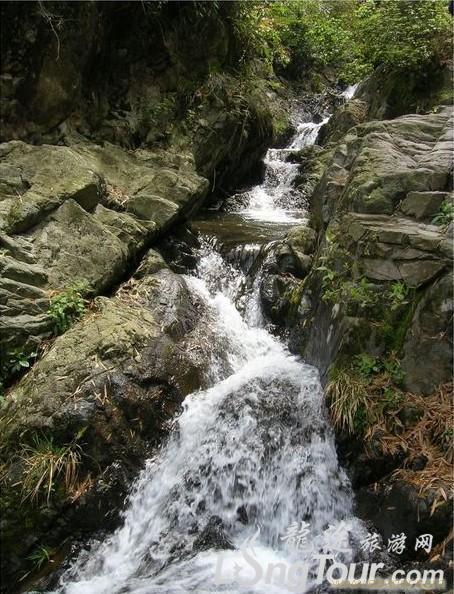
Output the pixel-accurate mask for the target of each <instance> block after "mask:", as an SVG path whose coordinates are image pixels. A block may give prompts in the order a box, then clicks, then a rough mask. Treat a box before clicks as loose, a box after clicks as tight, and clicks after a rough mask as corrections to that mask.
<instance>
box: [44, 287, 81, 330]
mask: <svg viewBox="0 0 454 594" xmlns="http://www.w3.org/2000/svg"><path fill="white" fill-rule="evenodd" d="M87 289H88V284H87V283H86V282H79V283H76V284H74V285H73V286H71V287H69V288H68V289H66V291H64V292H62V293H59V294H58V295H55V296H54V297H52V298H51V300H50V307H49V309H48V311H47V313H48V314H49V316H50V317H51V318H52V320H53V322H54V332H55V334H63V332H66V330H68V328H70V326H71V325H72V324H73V323H74V322H75V321H76V320H78V319H79V318H80V317H81V316H82V315H83V314H84V312H85V306H86V301H85V299H84V298H83V295H84V294H85V293H86V292H87Z"/></svg>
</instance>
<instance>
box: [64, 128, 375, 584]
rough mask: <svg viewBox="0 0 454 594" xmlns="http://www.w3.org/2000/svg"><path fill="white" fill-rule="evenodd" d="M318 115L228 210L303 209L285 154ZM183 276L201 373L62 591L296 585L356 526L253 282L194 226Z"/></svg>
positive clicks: (294, 362) (321, 426)
mask: <svg viewBox="0 0 454 594" xmlns="http://www.w3.org/2000/svg"><path fill="white" fill-rule="evenodd" d="M322 123H323V122H322ZM322 123H321V124H313V123H311V124H307V123H305V124H301V125H300V126H298V128H297V132H296V136H295V138H294V139H293V140H292V141H291V143H290V145H289V147H287V148H286V149H280V150H276V149H272V150H270V151H268V153H267V156H266V161H265V164H266V174H265V179H264V182H263V183H262V184H260V185H258V186H256V187H254V188H252V189H251V190H250V191H249V192H247V193H246V195H245V196H244V195H243V197H242V200H241V201H240V202H241V203H242V206H240V207H235V202H234V203H233V206H232V208H233V209H235V208H236V212H237V214H238V215H240V216H241V217H243V218H244V219H254V220H260V221H265V222H266V221H269V222H276V221H281V222H282V221H285V222H288V223H289V225H290V224H292V225H293V224H295V222H301V221H303V220H305V216H304V215H305V210H304V206H301V205H300V204H298V196H297V194H296V193H295V191H294V189H293V188H292V182H293V181H294V179H295V177H296V175H297V172H298V165H296V164H294V163H291V162H289V161H288V160H287V157H288V155H289V153H290V152H292V151H295V150H299V149H300V148H301V147H303V146H305V145H307V144H309V143H311V142H314V139H315V138H316V135H317V131H318V128H319V127H320V125H322ZM185 281H186V283H187V285H188V287H189V289H190V291H191V292H192V293H193V295H194V296H197V298H198V299H199V300H202V301H203V302H204V304H205V306H206V309H207V311H208V313H209V315H208V319H209V323H210V325H211V326H212V328H211V334H212V335H214V336H215V339H214V340H213V342H212V344H211V345H210V347H209V348H210V355H211V369H210V374H209V377H210V387H208V388H207V389H204V390H199V391H197V392H195V393H193V394H191V395H189V396H188V397H187V398H186V400H185V401H184V405H183V412H182V413H181V414H180V416H179V417H178V419H177V420H176V428H175V430H174V431H173V433H172V434H171V435H170V437H169V439H168V441H167V443H166V444H165V445H164V446H163V447H162V448H161V450H160V451H159V453H158V454H157V455H156V457H155V458H154V459H153V460H149V461H148V462H147V464H146V466H145V468H144V470H143V471H142V472H141V474H140V476H139V477H138V479H137V481H136V482H135V485H134V487H133V490H132V492H131V494H130V496H129V498H128V502H127V506H126V510H125V512H124V517H123V523H122V525H121V527H119V528H118V529H117V530H116V531H115V532H113V533H112V534H111V535H110V536H108V537H107V538H106V539H105V540H104V541H103V542H93V543H91V546H90V548H89V549H88V550H87V551H84V552H83V553H81V554H80V555H79V557H78V559H77V560H76V561H75V562H74V563H73V564H72V566H71V567H70V568H69V569H68V570H67V571H66V572H65V573H64V574H63V576H62V577H61V580H60V585H59V588H58V589H57V592H59V593H64V594H120V593H126V592H127V593H131V594H153V593H158V592H159V593H160V594H166V593H168V594H175V593H183V592H194V593H197V594H201V593H202V592H229V593H238V594H239V593H249V592H250V593H266V594H270V593H277V592H279V593H282V592H289V591H292V592H306V591H308V590H310V588H311V587H312V586H313V585H314V584H315V583H316V577H315V561H314V558H315V557H316V556H317V555H318V554H322V553H330V554H332V555H333V556H334V558H336V559H342V560H344V561H347V560H349V559H351V558H352V557H353V555H354V551H355V547H356V543H357V541H358V538H360V537H362V536H364V528H363V527H362V526H361V523H360V522H359V521H358V520H357V519H356V518H355V517H354V515H353V512H352V493H351V489H350V485H349V482H348V479H347V477H346V475H345V473H344V471H343V470H342V468H340V467H339V464H338V461H337V456H336V450H335V443H334V437H333V433H332V430H331V428H330V425H329V421H328V419H327V415H326V411H325V408H324V404H323V391H322V388H321V385H320V382H319V377H318V372H317V370H316V369H315V368H314V367H311V366H309V365H306V364H305V363H304V362H303V361H301V360H300V359H299V358H298V357H296V356H295V355H292V354H291V353H290V352H289V351H288V350H287V348H286V346H285V345H284V344H283V342H281V341H280V339H278V338H276V337H275V336H273V335H271V334H270V333H269V332H268V330H267V329H266V327H265V326H264V324H263V319H262V316H261V314H260V301H259V295H258V290H257V286H256V285H255V284H254V283H248V282H247V281H248V279H247V272H244V271H243V270H242V269H241V268H240V267H238V266H235V265H234V264H232V263H231V262H228V261H227V260H226V259H225V257H223V255H222V254H221V252H220V251H219V250H218V249H217V248H216V247H215V244H214V243H213V242H210V241H204V240H203V238H202V247H201V249H200V253H199V257H198V266H197V270H196V271H195V273H194V274H193V275H187V276H186V277H185ZM245 287H246V289H245ZM296 526H299V528H300V529H301V528H302V527H304V529H305V531H306V532H307V538H306V541H307V542H305V543H304V547H302V548H301V547H299V546H298V547H295V542H294V541H291V539H290V538H289V534H290V532H289V530H291V529H292V527H293V529H294V528H295V527H296ZM341 533H342V535H343V538H344V540H345V543H346V545H345V547H344V549H343V550H341V551H338V550H336V549H335V547H334V546H333V539H334V535H337V537H339V534H341ZM300 536H301V530H300ZM299 544H302V543H299ZM248 559H249V561H248ZM297 561H298V562H301V561H304V562H306V563H307V567H308V571H307V575H306V576H305V577H304V579H303V577H301V576H300V579H299V582H298V584H296V582H295V584H296V585H295V584H293V585H292V584H290V586H291V587H290V586H289V583H290V582H289V581H288V580H287V581H285V580H283V578H282V575H279V572H276V573H275V574H273V575H272V574H271V573H267V572H268V570H269V568H270V567H275V566H277V565H276V564H280V567H281V568H282V567H283V568H284V573H285V568H286V567H290V566H291V565H292V564H294V563H296V562H297ZM254 564H255V565H254ZM273 564H274V565H273ZM254 568H255V569H254ZM259 574H260V575H259ZM281 578H282V579H281ZM289 588H290V589H289Z"/></svg>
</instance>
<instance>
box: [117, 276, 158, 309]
mask: <svg viewBox="0 0 454 594" xmlns="http://www.w3.org/2000/svg"><path fill="white" fill-rule="evenodd" d="M157 285H158V280H157V279H151V278H148V279H147V282H143V281H141V280H137V279H135V278H130V279H129V280H128V281H127V282H126V283H124V284H123V285H122V286H121V287H120V288H119V289H118V291H117V293H116V295H115V297H118V298H119V299H121V300H122V301H124V302H127V303H130V304H133V305H134V304H140V303H144V302H146V301H147V300H149V299H150V296H151V295H152V293H153V289H154V288H155V287H156V286H157Z"/></svg>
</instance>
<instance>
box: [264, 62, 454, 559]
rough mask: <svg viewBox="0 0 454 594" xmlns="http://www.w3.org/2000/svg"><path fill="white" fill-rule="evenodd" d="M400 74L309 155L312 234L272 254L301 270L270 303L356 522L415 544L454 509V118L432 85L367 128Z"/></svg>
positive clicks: (444, 529) (348, 113) (441, 529)
mask: <svg viewBox="0 0 454 594" xmlns="http://www.w3.org/2000/svg"><path fill="white" fill-rule="evenodd" d="M448 74H449V70H448V71H447V72H446V75H448ZM378 75H379V77H380V78H381V79H382V78H383V73H378ZM396 77H397V75H396V74H391V75H390V80H388V81H387V83H388V84H387V85H384V87H383V90H382V92H381V93H380V92H378V91H377V92H376V93H375V94H373V95H370V94H369V95H368V93H366V92H365V91H364V89H371V88H377V85H376V81H374V80H371V81H368V82H366V83H365V85H363V88H362V89H361V88H360V89H359V93H358V95H356V96H355V97H354V98H353V99H352V100H351V101H350V102H348V103H347V104H346V105H345V106H343V107H341V108H340V109H339V111H338V112H337V113H335V114H334V116H333V118H332V120H331V121H330V123H329V124H328V126H327V128H326V129H325V130H322V133H321V135H320V140H321V141H322V142H324V143H325V144H324V146H323V147H321V146H315V147H311V148H310V149H309V150H305V151H303V152H302V154H301V155H300V159H301V162H302V170H301V181H302V183H303V184H304V187H305V188H312V193H311V198H310V204H311V226H312V229H309V230H308V229H305V228H301V229H295V230H294V231H292V233H291V234H289V236H288V238H287V241H286V242H284V246H280V247H277V248H276V249H280V250H283V249H284V250H287V253H288V255H289V254H290V255H291V256H292V257H293V259H294V260H295V262H296V264H295V265H293V267H292V269H293V270H297V271H298V270H299V271H300V274H299V275H297V276H296V277H295V276H294V277H293V278H290V279H289V276H288V274H287V275H286V276H285V277H282V283H281V284H282V287H283V288H282V289H281V290H279V288H277V289H276V291H275V293H274V295H273V296H272V298H271V306H270V309H271V315H272V316H274V320H275V321H276V322H278V323H282V322H284V325H285V326H286V328H287V330H288V332H289V334H290V342H291V346H292V348H293V349H294V350H295V351H296V352H298V353H300V354H301V355H302V356H303V358H304V359H306V360H307V361H308V362H310V363H313V364H315V365H316V366H317V367H318V368H319V369H320V371H321V374H322V378H323V379H324V382H325V385H326V395H327V404H328V407H329V409H330V412H331V416H332V420H333V423H334V426H335V428H336V431H337V437H338V446H339V452H340V454H341V457H342V459H343V461H344V463H345V464H346V466H347V467H348V468H349V470H350V475H351V478H352V482H353V486H354V487H355V489H356V490H357V500H358V511H359V513H360V515H363V517H365V518H367V519H369V520H372V521H373V522H374V525H375V526H376V527H378V529H379V531H380V532H381V533H382V535H383V537H384V538H385V539H386V538H388V537H390V536H391V531H392V530H393V527H394V528H395V527H396V526H397V525H399V526H401V527H402V529H403V530H404V531H405V532H406V534H407V536H408V537H409V538H410V537H413V536H415V535H417V534H419V533H422V532H424V531H427V532H429V533H432V534H434V536H435V540H436V541H437V542H438V543H442V542H443V541H444V539H445V538H447V539H448V540H449V529H450V528H449V526H450V522H449V514H450V508H451V499H450V498H451V495H450V493H451V486H450V480H451V479H450V468H451V463H452V439H451V437H450V436H451V435H452V428H451V413H450V397H449V395H450V394H451V387H450V386H451V384H450V382H451V380H452V344H453V343H452V340H453V337H452V319H453V293H452V287H453V285H452V260H453V224H452V222H451V221H452V209H453V193H452V171H453V161H452V155H453V144H452V127H453V111H452V106H451V105H449V104H450V100H449V99H447V98H446V97H444V95H443V93H441V92H440V89H438V90H436V92H435V93H433V95H432V97H430V94H431V92H432V91H433V89H432V88H431V87H429V88H428V91H427V94H426V99H427V101H428V102H429V103H430V102H432V101H435V102H437V99H434V97H438V104H437V105H436V106H435V107H432V108H431V109H430V111H427V110H424V109H419V111H420V112H421V113H418V114H416V113H409V114H406V115H400V117H396V118H394V119H384V120H380V119H372V120H371V119H370V117H371V116H372V117H374V118H376V117H380V115H381V116H382V117H383V116H384V115H385V114H386V112H387V110H388V111H389V89H390V87H392V84H393V81H394V82H395V81H396V80H397V78H396ZM448 78H449V77H448ZM449 88H451V85H450V84H449V85H447V89H449ZM428 96H429V97H428ZM412 105H413V103H411V102H410V104H409V105H408V106H407V107H408V109H411V106H412ZM378 106H381V108H380V109H378ZM370 114H371V115H370ZM388 117H389V116H388ZM298 276H299V278H298ZM284 281H285V282H284ZM276 287H279V284H276ZM445 544H446V542H445ZM442 548H443V547H442ZM440 550H441V549H440ZM443 550H444V549H443Z"/></svg>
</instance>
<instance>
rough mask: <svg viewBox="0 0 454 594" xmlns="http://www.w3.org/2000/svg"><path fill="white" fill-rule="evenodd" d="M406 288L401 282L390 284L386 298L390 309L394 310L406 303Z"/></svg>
mask: <svg viewBox="0 0 454 594" xmlns="http://www.w3.org/2000/svg"><path fill="white" fill-rule="evenodd" d="M407 295H408V287H407V285H406V284H405V283H404V282H403V281H396V282H395V283H392V284H391V286H390V287H389V289H388V292H387V295H386V298H387V300H388V301H389V303H390V306H391V309H392V310H395V309H397V308H398V307H399V306H400V305H405V303H407V301H406V299H407Z"/></svg>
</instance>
